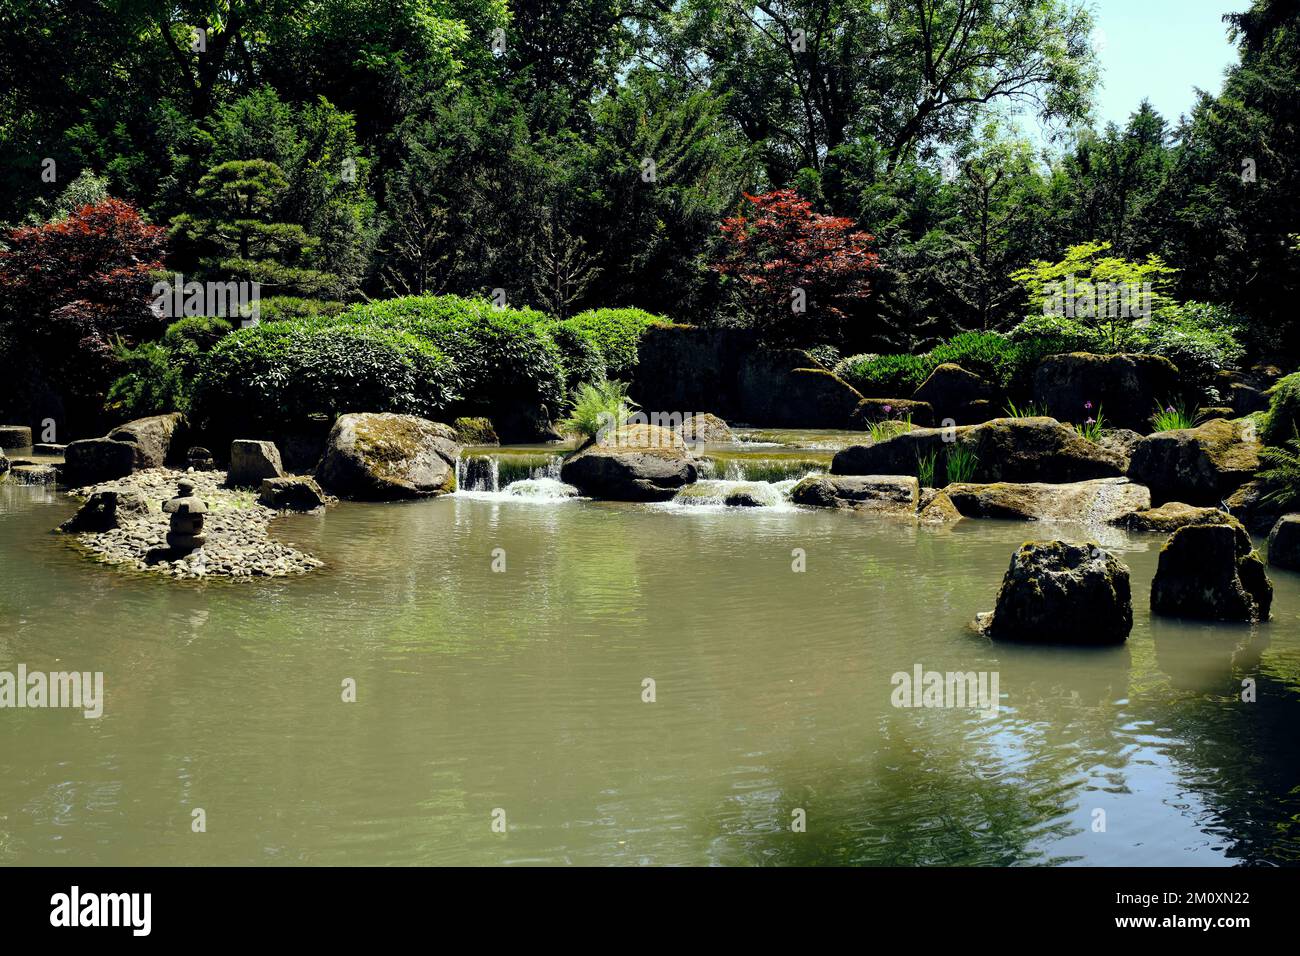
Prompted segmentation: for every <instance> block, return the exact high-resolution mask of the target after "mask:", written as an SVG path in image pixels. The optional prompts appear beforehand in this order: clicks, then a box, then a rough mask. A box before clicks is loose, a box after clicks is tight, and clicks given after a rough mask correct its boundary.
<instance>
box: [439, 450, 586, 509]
mask: <svg viewBox="0 0 1300 956" xmlns="http://www.w3.org/2000/svg"><path fill="white" fill-rule="evenodd" d="M538 459H541V460H540V461H539V460H538ZM563 463H564V459H563V458H562V457H561V456H560V455H544V456H542V455H536V456H528V455H499V454H493V453H488V454H475V455H469V456H466V455H461V456H460V457H458V458H457V459H456V489H457V491H456V493H457V494H459V495H463V496H465V497H474V498H480V499H487V500H519V499H527V500H531V501H563V500H567V499H570V498H576V497H578V490H577V489H576V488H574V487H573V486H572V485H566V484H565V483H564V482H563V481H561V480H560V467H561V466H562V465H563Z"/></svg>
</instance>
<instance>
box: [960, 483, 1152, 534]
mask: <svg viewBox="0 0 1300 956" xmlns="http://www.w3.org/2000/svg"><path fill="white" fill-rule="evenodd" d="M944 491H945V492H946V493H947V495H948V497H949V498H950V499H951V500H952V503H953V505H955V506H956V508H957V511H958V512H960V513H961V514H962V515H963V516H965V517H967V518H1005V519H1009V520H1012V521H1083V522H1090V523H1104V522H1111V521H1114V520H1115V519H1116V518H1118V517H1119V516H1121V515H1125V514H1129V513H1131V512H1133V511H1136V510H1138V509H1141V508H1147V507H1150V505H1151V493H1150V492H1149V491H1147V489H1146V488H1144V487H1142V486H1141V485H1135V484H1133V483H1132V482H1130V481H1128V480H1127V479H1125V478H1097V479H1094V480H1092V481H1076V482H1069V483H1063V484H1047V483H1044V482H1027V483H1018V484H1017V483H1012V482H994V483H992V484H969V483H968V484H954V485H949V486H948V487H947V488H945V489H944Z"/></svg>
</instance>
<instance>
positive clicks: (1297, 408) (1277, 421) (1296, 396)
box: [1260, 372, 1300, 447]
mask: <svg viewBox="0 0 1300 956" xmlns="http://www.w3.org/2000/svg"><path fill="white" fill-rule="evenodd" d="M1297 429H1300V372H1294V373H1292V374H1291V375H1287V376H1285V377H1283V378H1280V379H1278V381H1277V383H1276V384H1275V385H1274V386H1273V387H1272V389H1270V390H1269V406H1268V415H1267V416H1266V417H1265V419H1264V426H1263V428H1261V429H1260V439H1261V440H1262V441H1263V442H1264V444H1266V445H1272V446H1274V447H1282V445H1283V444H1284V443H1285V442H1286V441H1288V440H1289V439H1290V438H1291V435H1292V433H1293V432H1295V431H1296V430H1297Z"/></svg>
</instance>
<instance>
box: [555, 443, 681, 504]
mask: <svg viewBox="0 0 1300 956" xmlns="http://www.w3.org/2000/svg"><path fill="white" fill-rule="evenodd" d="M697 474H698V469H697V466H696V462H695V458H694V457H693V456H692V455H691V453H690V451H688V450H687V448H686V443H685V442H683V441H682V438H681V436H680V435H678V434H677V433H676V432H674V431H672V430H670V429H667V428H662V427H660V426H658V425H624V426H623V427H622V428H619V429H617V430H615V431H614V432H612V433H611V434H609V435H606V436H604V437H603V438H602V440H601V441H593V442H591V443H589V444H588V445H586V446H585V447H583V448H581V449H579V450H578V451H576V452H575V453H574V454H572V455H570V456H569V457H568V458H566V459H565V460H564V464H563V465H562V466H561V467H560V480H561V481H563V482H565V483H566V484H570V485H573V486H574V487H575V488H577V489H578V490H579V491H580V492H581V493H582V494H584V495H586V496H587V497H589V498H604V499H608V500H612V501H667V500H668V499H670V498H672V497H673V496H674V495H675V494H676V493H677V490H678V489H679V488H681V487H682V486H683V485H688V484H690V483H691V482H693V481H695V479H696V476H697Z"/></svg>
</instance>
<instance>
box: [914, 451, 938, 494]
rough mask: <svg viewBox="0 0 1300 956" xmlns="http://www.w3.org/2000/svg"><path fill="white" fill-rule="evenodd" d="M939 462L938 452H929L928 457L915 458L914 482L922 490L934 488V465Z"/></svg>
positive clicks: (919, 456)
mask: <svg viewBox="0 0 1300 956" xmlns="http://www.w3.org/2000/svg"><path fill="white" fill-rule="evenodd" d="M938 461H939V453H938V452H930V454H928V455H918V456H917V458H916V480H917V481H918V482H919V483H920V485H921V487H922V488H933V487H934V471H935V465H936V464H937V463H938Z"/></svg>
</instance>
